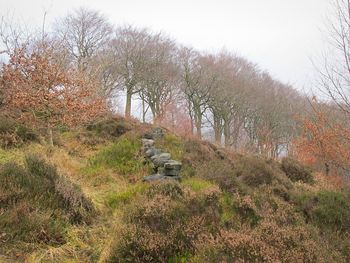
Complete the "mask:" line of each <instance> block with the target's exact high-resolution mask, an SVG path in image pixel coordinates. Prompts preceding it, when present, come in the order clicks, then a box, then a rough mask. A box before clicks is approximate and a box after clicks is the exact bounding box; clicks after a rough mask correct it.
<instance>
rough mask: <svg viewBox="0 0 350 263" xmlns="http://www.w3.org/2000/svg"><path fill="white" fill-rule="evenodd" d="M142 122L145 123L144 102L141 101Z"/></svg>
mask: <svg viewBox="0 0 350 263" xmlns="http://www.w3.org/2000/svg"><path fill="white" fill-rule="evenodd" d="M142 122H143V123H145V122H146V109H145V100H142Z"/></svg>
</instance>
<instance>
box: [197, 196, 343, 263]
mask: <svg viewBox="0 0 350 263" xmlns="http://www.w3.org/2000/svg"><path fill="white" fill-rule="evenodd" d="M263 207H264V209H262V208H261V210H260V211H261V212H260V215H261V220H259V222H258V224H255V225H254V226H251V225H249V224H243V225H241V227H240V228H235V229H234V230H233V229H232V228H226V229H222V230H220V231H219V232H218V234H216V235H208V234H207V233H205V234H203V235H201V236H200V238H199V240H198V243H197V245H196V248H197V253H196V254H195V256H194V257H193V258H192V259H191V262H344V261H343V260H344V258H343V257H342V256H341V255H340V254H339V253H338V252H337V251H327V250H326V246H325V245H324V243H323V241H321V240H320V238H319V237H318V235H317V234H318V233H317V230H316V229H314V228H312V227H309V226H308V225H306V224H304V223H303V221H302V220H301V218H299V217H298V215H297V214H293V208H292V207H291V206H290V205H288V204H284V203H282V202H280V203H278V206H276V207H274V206H271V205H269V204H268V203H265V204H264V206H263ZM290 217H292V218H290ZM323 246H324V247H323Z"/></svg>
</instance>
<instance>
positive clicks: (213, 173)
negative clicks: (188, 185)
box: [197, 159, 244, 193]
mask: <svg viewBox="0 0 350 263" xmlns="http://www.w3.org/2000/svg"><path fill="white" fill-rule="evenodd" d="M197 170H198V171H197V172H198V174H199V176H200V177H201V178H203V179H205V180H208V181H210V182H213V183H216V184H217V185H219V187H220V189H222V190H224V191H227V192H230V193H233V192H237V191H242V190H243V189H244V186H243V185H242V184H241V183H240V182H239V181H238V180H237V175H236V173H235V170H234V167H233V166H232V165H231V164H229V163H227V162H225V161H224V160H216V159H214V160H211V161H208V162H206V163H204V164H202V166H201V167H199V168H197Z"/></svg>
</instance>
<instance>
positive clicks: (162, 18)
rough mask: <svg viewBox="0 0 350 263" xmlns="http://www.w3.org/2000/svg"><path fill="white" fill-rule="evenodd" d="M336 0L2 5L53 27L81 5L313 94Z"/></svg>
mask: <svg viewBox="0 0 350 263" xmlns="http://www.w3.org/2000/svg"><path fill="white" fill-rule="evenodd" d="M330 2H331V0H30V1H27V0H0V15H8V14H10V15H13V16H14V17H15V18H16V19H18V20H19V22H24V23H27V25H28V26H29V27H35V26H40V25H41V24H42V21H43V14H44V12H45V11H47V23H46V24H47V27H49V26H50V24H51V23H52V22H53V21H54V20H55V19H56V18H57V17H60V16H63V15H65V14H67V12H69V11H71V10H72V9H74V8H78V7H80V6H84V7H88V8H92V9H96V10H99V11H101V12H102V13H104V14H105V15H106V16H107V17H108V18H109V20H110V22H112V23H113V24H116V25H118V24H133V25H136V26H142V27H149V28H151V29H153V30H162V31H165V32H166V33H167V34H168V35H169V36H171V37H173V38H175V39H176V40H177V41H178V42H180V43H182V44H186V45H189V46H192V47H194V48H196V49H199V50H205V51H218V50H220V49H221V48H223V47H224V48H226V49H228V50H231V51H234V52H237V53H238V54H240V55H243V56H245V57H247V58H248V59H249V60H251V61H253V62H255V63H257V64H259V65H260V67H261V68H262V69H266V70H268V71H269V72H270V73H271V75H273V76H274V77H276V78H278V79H279V80H281V81H283V82H288V83H290V84H293V85H294V86H295V87H296V88H297V89H299V90H301V89H303V88H305V89H306V90H308V89H309V86H310V80H312V74H313V69H312V65H311V62H310V58H311V57H315V56H317V54H319V53H320V52H321V51H322V49H323V48H324V36H323V33H322V30H321V29H322V27H323V26H324V20H325V17H326V15H327V12H328V10H329V7H330Z"/></svg>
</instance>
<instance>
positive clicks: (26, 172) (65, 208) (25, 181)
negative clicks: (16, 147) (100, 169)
mask: <svg viewBox="0 0 350 263" xmlns="http://www.w3.org/2000/svg"><path fill="white" fill-rule="evenodd" d="M0 179H1V181H2V187H3V188H4V189H5V190H6V189H8V190H7V191H9V189H10V190H11V192H12V194H11V195H9V196H7V197H6V198H7V199H8V198H10V199H11V200H19V199H21V200H22V199H23V200H32V201H33V202H34V204H35V205H36V206H37V207H38V208H40V209H44V210H47V209H49V210H53V211H58V213H60V212H59V211H62V213H64V214H66V215H67V216H68V217H69V219H70V221H71V222H72V223H81V222H85V223H87V222H89V221H90V219H91V216H92V215H93V213H94V208H93V205H92V203H91V201H90V200H89V199H88V198H86V197H85V195H84V194H83V193H82V192H81V190H80V189H79V187H78V186H76V185H74V184H73V183H71V182H70V181H68V180H67V179H66V178H64V177H63V176H60V175H58V173H57V170H56V168H55V167H54V166H52V165H50V164H48V163H46V162H45V161H44V160H43V159H41V158H40V157H38V156H36V155H29V156H27V157H26V169H25V168H23V167H21V166H19V165H16V164H14V163H8V164H6V165H4V166H3V168H2V169H1V172H0ZM11 192H10V193H11ZM13 193H14V194H13ZM3 198H4V197H3ZM3 202H4V201H3ZM7 203H8V201H7Z"/></svg>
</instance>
